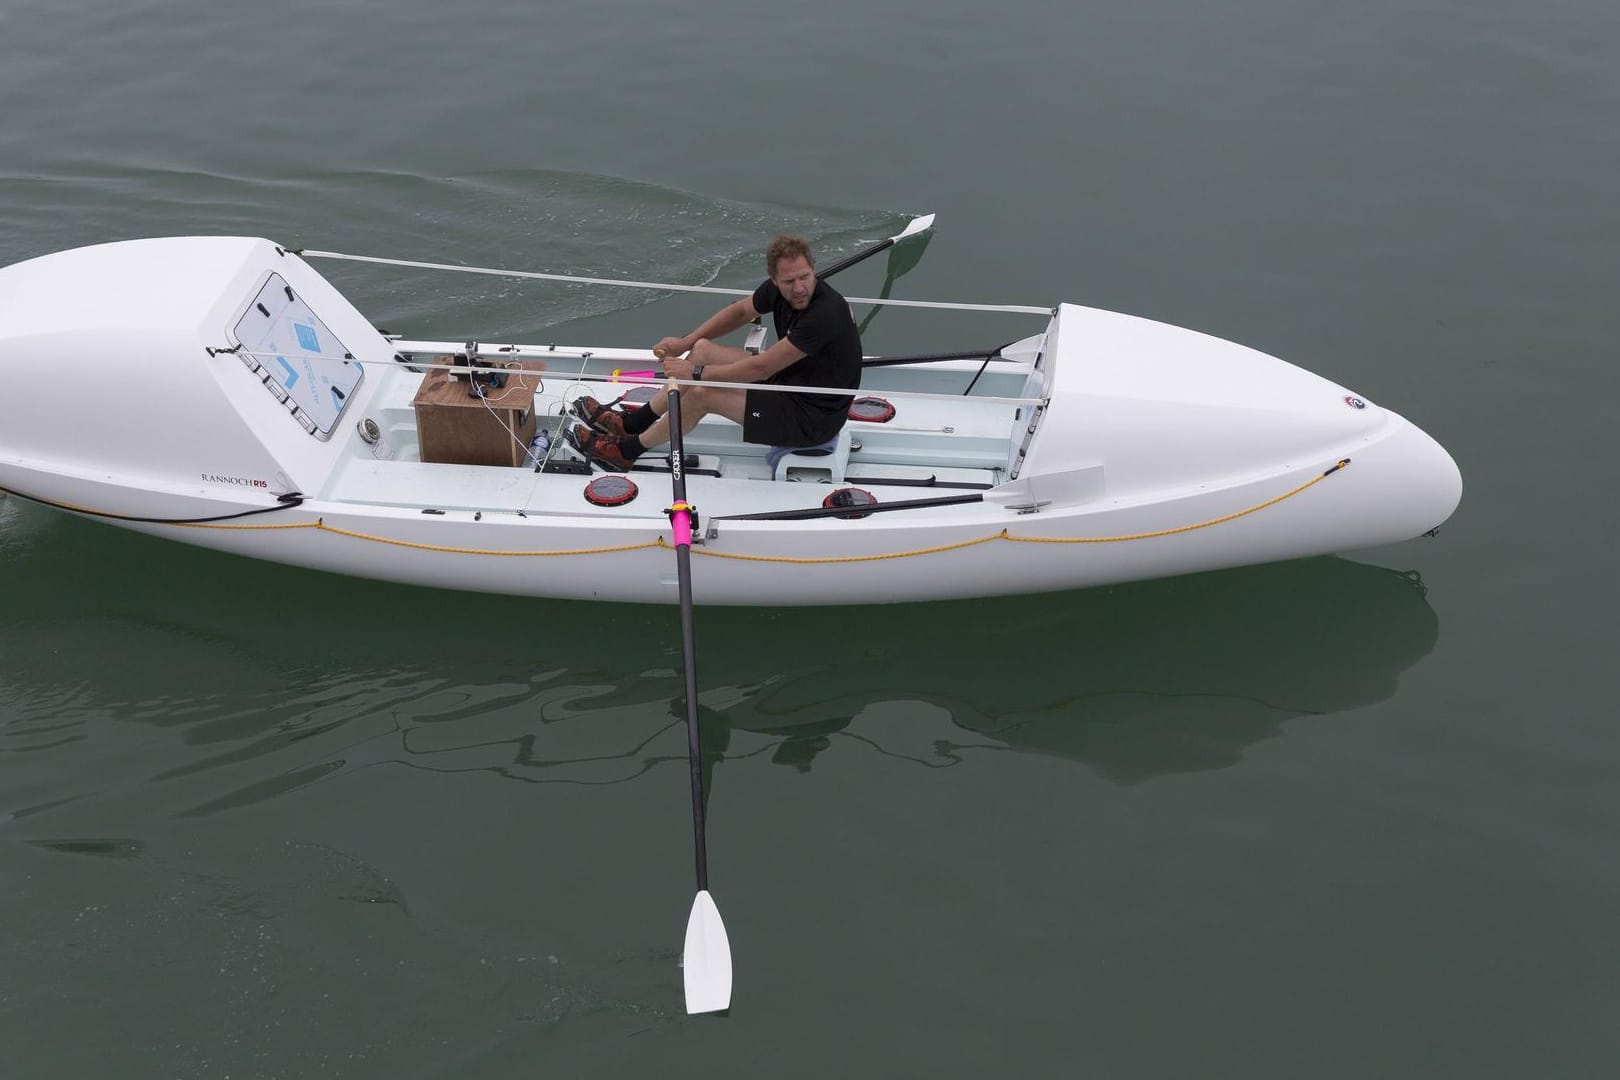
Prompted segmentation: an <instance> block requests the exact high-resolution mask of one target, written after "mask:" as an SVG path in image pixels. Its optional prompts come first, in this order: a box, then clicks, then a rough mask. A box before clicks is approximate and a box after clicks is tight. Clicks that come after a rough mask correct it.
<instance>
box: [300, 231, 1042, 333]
mask: <svg viewBox="0 0 1620 1080" xmlns="http://www.w3.org/2000/svg"><path fill="white" fill-rule="evenodd" d="M292 253H293V254H294V255H301V256H303V257H304V258H306V259H342V260H344V261H346V262H363V263H375V264H377V265H379V266H403V267H407V268H410V269H413V270H448V271H450V272H452V273H457V274H488V275H492V276H494V277H513V278H530V279H533V280H536V281H562V282H567V283H568V284H571V285H617V286H620V287H622V288H628V289H658V290H660V291H663V292H688V293H713V294H717V295H720V296H753V295H754V290H753V289H722V288H718V287H717V286H714V285H675V284H672V283H670V282H663V281H629V280H627V279H624V278H598V277H575V276H573V275H570V274H544V273H540V272H539V271H536V270H501V269H498V268H496V267H492V266H458V265H456V264H454V263H433V262H418V261H416V260H414V259H384V258H380V257H378V256H375V255H345V254H344V253H343V252H340V251H316V250H313V249H309V248H306V249H304V250H297V249H293V251H292ZM844 299H846V300H848V301H849V302H850V303H852V304H875V305H880V306H884V307H912V308H936V309H940V310H944V311H1007V312H1012V313H1014V314H1018V315H1045V316H1046V317H1047V318H1051V317H1052V316H1053V315H1054V314H1056V309H1054V308H1050V307H1034V306H1029V305H1023V304H955V303H947V302H944V301H939V300H890V299H886V298H883V297H873V296H846V297H844Z"/></svg>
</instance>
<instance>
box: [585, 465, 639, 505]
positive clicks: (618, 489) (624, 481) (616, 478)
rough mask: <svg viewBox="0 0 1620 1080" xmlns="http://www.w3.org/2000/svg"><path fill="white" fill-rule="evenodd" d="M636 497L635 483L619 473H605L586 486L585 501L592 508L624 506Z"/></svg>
mask: <svg viewBox="0 0 1620 1080" xmlns="http://www.w3.org/2000/svg"><path fill="white" fill-rule="evenodd" d="M635 497H636V484H635V481H634V480H631V479H630V478H629V477H628V476H620V475H619V474H617V473H603V474H602V475H601V476H598V477H596V478H594V479H593V480H592V481H591V482H590V483H588V484H586V485H585V501H586V502H588V503H590V504H591V505H592V506H623V505H624V504H625V503H627V502H629V501H630V500H631V499H633V498H635Z"/></svg>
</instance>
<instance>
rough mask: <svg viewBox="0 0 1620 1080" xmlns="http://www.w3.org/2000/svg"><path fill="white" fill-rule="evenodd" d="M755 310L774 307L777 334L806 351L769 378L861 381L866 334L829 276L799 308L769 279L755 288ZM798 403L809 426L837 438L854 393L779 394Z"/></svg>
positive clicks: (793, 382) (854, 386)
mask: <svg viewBox="0 0 1620 1080" xmlns="http://www.w3.org/2000/svg"><path fill="white" fill-rule="evenodd" d="M753 303H754V310H755V311H757V312H759V313H760V314H762V315H763V314H765V313H766V312H770V313H771V317H772V318H774V319H775V320H776V336H777V337H778V338H786V339H787V340H788V341H790V342H792V343H793V347H794V348H796V349H798V350H799V351H800V352H802V353H804V356H803V357H801V358H800V359H799V360H798V361H797V362H796V363H792V364H789V365H788V366H787V367H785V368H783V369H782V370H781V371H779V372H777V373H776V374H775V375H772V376H771V377H770V378H769V379H767V380H765V381H766V382H769V383H775V384H777V385H779V386H840V387H848V388H849V389H851V390H858V389H860V385H861V335H860V331H859V330H857V329H856V328H855V319H854V317H853V316H851V315H850V313H849V301H847V300H845V299H844V298H843V297H842V296H840V295H839V293H838V290H837V289H834V288H833V287H832V286H831V285H828V284H827V283H826V282H824V281H820V280H818V281H817V282H816V291H815V292H813V293H811V294H810V304H809V306H808V307H806V308H805V309H804V310H803V311H795V310H793V305H792V304H789V303H788V302H787V298H786V297H784V296H783V295H782V290H781V289H778V288H777V287H776V282H774V281H770V280H766V282H765V283H764V284H763V285H761V286H760V287H759V288H757V289H755V290H754V300H753ZM775 396H777V397H782V398H786V399H787V400H788V401H790V402H792V403H793V406H794V411H796V412H798V413H799V414H800V415H801V416H802V417H803V418H804V421H805V425H804V426H805V428H806V430H811V431H825V432H827V434H825V435H823V436H822V438H831V437H832V436H833V435H835V434H837V432H838V429H839V428H841V427H843V426H844V420H845V418H846V416H847V415H848V413H849V403H850V402H851V401H853V400H855V399H854V397H853V395H851V396H845V395H843V394H779V395H775Z"/></svg>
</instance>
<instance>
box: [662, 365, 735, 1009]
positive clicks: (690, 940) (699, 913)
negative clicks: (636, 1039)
mask: <svg viewBox="0 0 1620 1080" xmlns="http://www.w3.org/2000/svg"><path fill="white" fill-rule="evenodd" d="M669 449H670V456H669V477H670V485H671V487H672V488H673V492H672V494H673V496H674V499H673V501H672V502H671V504H670V507H669V525H670V532H671V535H672V536H673V538H674V542H675V571H676V575H677V578H678V580H679V585H680V599H681V654H682V659H683V660H684V661H685V663H684V667H685V675H686V757H687V764H688V765H689V766H690V767H691V771H692V837H693V847H694V851H695V853H696V856H697V888H698V892H697V897H696V898H695V899H694V900H693V901H692V913H691V914H690V915H689V916H687V919H686V946H685V948H684V950H683V951H682V953H681V967H682V970H683V973H684V976H685V982H686V1011H687V1012H689V1013H708V1012H721V1011H723V1010H725V1009H729V1008H730V1007H731V942H730V941H729V940H728V939H727V937H726V924H725V923H723V922H721V921H720V909H719V908H717V907H715V906H714V897H712V896H710V895H709V854H708V846H707V842H706V840H705V837H704V828H703V747H702V744H701V742H700V741H699V739H698V713H697V641H696V637H695V635H694V633H693V630H692V524H693V522H692V506H691V505H690V504H689V503H687V501H686V474H685V469H684V467H683V461H684V459H685V454H686V450H685V447H684V446H683V445H682V439H681V392H680V388H679V387H677V386H674V385H671V386H670V390H669Z"/></svg>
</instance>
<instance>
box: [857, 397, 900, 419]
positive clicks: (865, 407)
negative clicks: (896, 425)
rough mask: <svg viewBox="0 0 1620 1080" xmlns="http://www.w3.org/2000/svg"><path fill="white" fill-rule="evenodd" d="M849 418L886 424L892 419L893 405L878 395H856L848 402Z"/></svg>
mask: <svg viewBox="0 0 1620 1080" xmlns="http://www.w3.org/2000/svg"><path fill="white" fill-rule="evenodd" d="M849 418H850V419H851V420H861V421H864V422H865V423H868V424H887V423H888V422H889V421H890V420H893V419H894V406H893V405H891V404H889V402H887V401H885V400H884V399H883V398H880V397H858V398H856V399H855V400H854V401H852V402H850V403H849Z"/></svg>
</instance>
